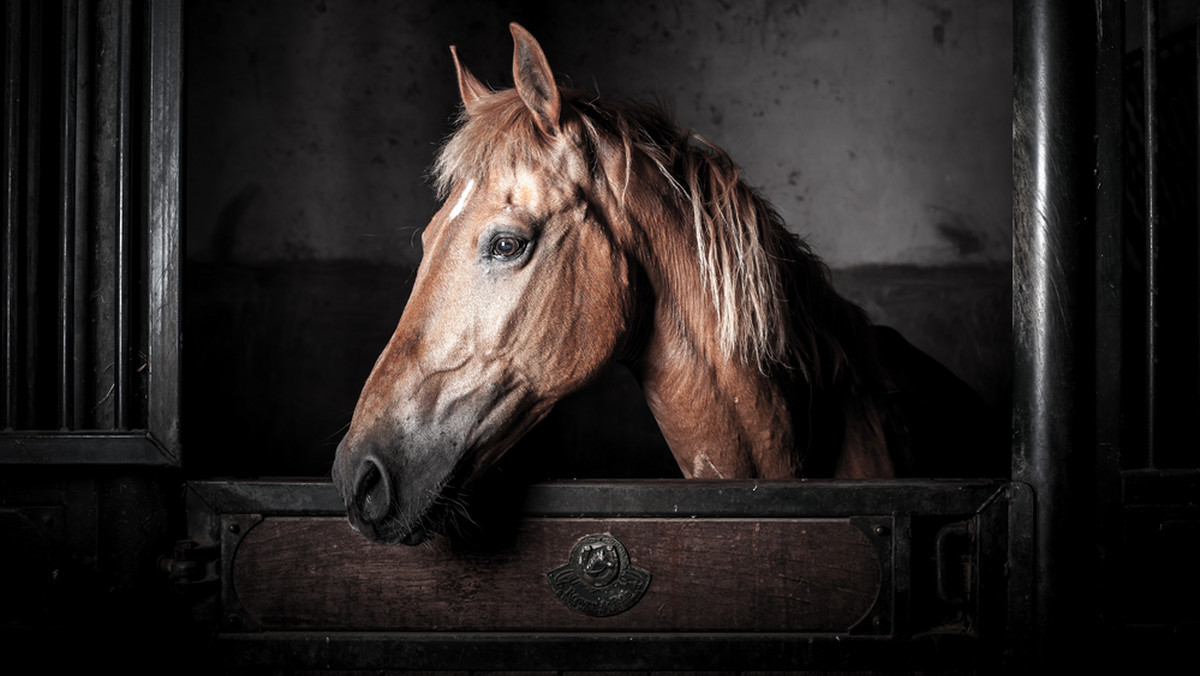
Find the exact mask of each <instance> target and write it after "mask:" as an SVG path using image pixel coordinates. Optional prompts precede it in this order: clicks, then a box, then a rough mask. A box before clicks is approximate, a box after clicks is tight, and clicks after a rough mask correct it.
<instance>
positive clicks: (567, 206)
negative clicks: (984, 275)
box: [332, 23, 992, 545]
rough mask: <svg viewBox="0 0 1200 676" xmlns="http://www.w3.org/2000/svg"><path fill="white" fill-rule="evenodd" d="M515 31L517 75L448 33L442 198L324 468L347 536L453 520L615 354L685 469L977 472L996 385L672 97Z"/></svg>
mask: <svg viewBox="0 0 1200 676" xmlns="http://www.w3.org/2000/svg"><path fill="white" fill-rule="evenodd" d="M510 30H511V33H512V37H513V42H514V50H513V66H512V68H513V79H514V82H515V87H514V88H510V89H505V90H500V91H492V90H491V89H489V88H488V87H486V86H485V85H484V84H482V83H481V82H480V81H479V80H478V79H477V78H476V77H475V76H474V75H472V74H471V72H470V71H468V70H467V68H466V67H464V66H463V64H462V62H461V61H460V60H459V57H458V50H457V49H456V48H455V47H453V46H452V47H451V48H450V51H451V56H452V58H453V61H454V66H455V71H456V74H457V80H458V89H459V94H460V97H461V113H460V115H459V120H458V126H457V130H456V131H455V132H454V133H453V134H452V135H451V136H450V137H449V138H448V140H447V141H446V142H445V143H444V145H443V146H442V148H441V150H440V152H439V153H438V155H437V157H436V160H435V162H434V165H433V168H432V172H431V173H432V176H433V182H434V186H435V188H436V191H437V195H438V198H439V199H440V200H441V202H442V206H441V208H440V210H439V211H438V212H437V213H436V214H435V215H434V216H433V219H432V220H431V222H430V223H429V225H428V226H427V227H426V228H425V230H424V231H423V234H422V236H421V241H422V244H423V256H422V260H421V263H420V266H419V268H418V270H417V275H416V279H415V282H414V286H413V290H412V293H411V296H410V297H409V299H408V302H407V305H406V306H405V308H404V311H403V313H402V315H401V317H400V321H399V324H398V326H397V328H396V330H395V333H394V334H393V335H392V337H391V339H390V341H389V342H388V344H387V346H386V347H385V348H384V350H383V352H382V354H381V355H380V356H379V358H378V360H377V361H376V363H375V366H374V368H373V369H372V371H371V373H370V375H369V377H368V379H367V381H366V384H365V385H364V387H363V390H362V394H361V396H360V398H359V400H358V403H357V406H356V408H355V410H354V413H353V416H352V420H351V424H350V427H349V429H348V431H347V433H346V435H345V437H344V438H343V440H342V441H341V443H340V444H339V445H338V448H337V453H336V457H335V461H334V465H333V470H332V478H333V481H334V483H335V485H336V487H337V490H338V492H339V493H340V495H341V497H342V499H343V500H344V502H345V504H346V508H347V515H348V519H349V522H350V524H351V525H352V526H353V527H354V528H355V529H356V530H358V531H360V532H361V533H362V534H363V535H365V536H366V537H367V538H369V539H370V540H373V541H375V542H378V543H382V544H395V543H405V544H410V545H411V544H417V543H419V542H422V541H424V540H426V539H427V538H429V537H431V536H433V535H436V534H438V533H439V532H441V531H442V530H443V528H444V526H445V524H446V522H447V520H448V519H449V517H450V513H451V512H453V511H454V510H456V509H459V508H460V504H459V502H460V500H461V497H460V496H461V495H462V491H463V489H464V487H466V486H468V485H469V484H471V482H472V481H474V480H475V479H476V478H478V477H479V476H480V474H481V473H482V472H483V471H484V470H485V469H487V468H488V467H489V466H491V465H493V464H494V463H495V462H496V461H497V459H498V458H500V457H501V456H502V455H503V454H504V453H505V451H506V450H508V449H509V448H510V447H512V446H513V444H514V443H515V442H516V441H517V440H518V439H519V438H520V437H521V436H522V435H523V434H525V433H526V432H527V431H528V430H530V428H532V427H533V426H534V425H536V424H537V423H538V422H539V421H540V420H541V419H542V418H543V417H544V416H545V415H546V414H547V412H548V411H550V409H551V408H552V407H553V406H554V405H555V403H556V402H558V401H559V400H561V399H562V398H563V397H565V396H567V395H569V394H571V393H573V392H575V391H577V390H579V389H580V388H582V387H584V386H585V385H586V384H588V383H589V382H590V381H592V380H593V379H595V378H596V377H597V375H598V374H599V373H600V372H601V371H602V369H604V368H606V367H607V366H608V365H609V364H612V363H614V362H615V363H620V364H623V365H625V366H626V367H628V368H629V369H630V370H631V371H632V373H633V374H634V376H635V377H636V379H637V381H638V383H639V384H640V386H641V388H642V391H643V392H644V395H645V399H646V402H647V404H648V406H649V409H650V411H651V412H652V414H653V415H654V418H655V420H656V422H657V423H658V426H659V428H660V429H661V431H662V433H663V437H664V438H665V440H666V442H667V444H668V446H669V447H670V450H671V453H672V454H673V455H674V457H675V460H676V462H677V463H678V465H679V468H680V470H681V472H682V474H683V476H684V477H686V478H747V477H757V478H762V479H773V478H793V477H833V478H855V479H866V478H889V477H896V476H914V475H915V476H981V475H980V474H977V472H979V471H981V470H979V469H978V467H977V465H978V462H977V461H978V460H979V456H980V454H979V453H978V452H976V449H975V448H974V445H977V444H978V441H979V439H980V438H982V437H983V436H984V435H983V433H982V432H981V430H982V429H983V427H984V424H983V422H982V420H983V418H982V417H981V416H982V413H981V412H982V411H984V410H985V407H984V405H983V402H982V399H981V398H980V397H979V396H978V395H977V394H975V393H974V391H973V390H971V388H969V387H968V386H967V385H965V384H964V383H963V382H962V381H961V380H959V379H958V378H957V377H956V376H954V375H953V374H952V373H950V372H949V371H948V370H946V369H945V368H944V367H943V366H941V365H940V364H938V363H937V362H936V361H934V360H933V359H932V358H930V357H928V356H927V355H925V354H924V353H922V352H920V351H919V350H917V349H916V348H915V347H913V346H912V345H910V344H909V343H908V342H907V341H905V340H904V339H903V338H902V337H901V336H900V335H899V334H898V333H897V332H895V331H893V330H891V329H888V328H886V327H879V326H874V325H872V323H871V322H870V320H869V319H868V317H867V316H866V314H865V312H864V311H863V310H862V309H861V308H860V307H858V306H857V305H855V304H854V303H852V302H850V301H848V300H846V299H844V298H843V297H841V296H840V295H839V294H838V293H837V292H836V291H835V290H834V288H833V286H832V284H831V280H830V272H829V269H828V267H827V266H826V265H825V264H824V262H822V260H821V259H820V258H819V257H818V256H817V255H816V254H815V253H814V252H813V251H812V249H811V247H810V246H809V245H808V244H807V243H806V242H805V241H804V240H803V239H801V238H800V237H798V236H796V235H795V234H793V233H791V232H790V231H789V230H788V229H787V228H786V227H785V225H784V223H783V221H782V219H781V218H780V216H779V215H778V214H777V213H776V211H775V210H774V209H773V208H772V207H771V205H770V204H768V203H767V202H766V200H765V199H764V198H763V197H762V196H761V195H760V194H759V193H758V192H756V191H755V190H754V189H753V188H751V187H750V186H749V185H747V183H746V182H745V181H744V180H743V179H742V177H741V175H740V170H739V168H738V166H737V165H736V164H735V163H734V162H733V161H732V160H731V159H730V157H729V155H728V154H727V153H726V152H725V151H724V150H722V149H721V148H719V147H717V146H715V145H714V144H712V143H710V142H708V141H707V140H705V139H704V138H703V137H701V136H699V135H697V134H694V133H692V132H689V131H686V130H683V129H681V128H679V127H678V126H677V125H676V124H675V123H674V122H673V121H672V120H671V119H670V117H669V116H668V115H667V114H666V113H665V112H664V111H663V110H662V109H661V108H659V107H656V106H650V105H644V104H639V103H632V102H617V103H612V102H606V101H603V100H601V99H599V98H598V97H596V96H593V95H590V94H587V93H584V92H580V91H575V90H570V89H565V88H560V87H559V86H558V85H557V83H556V82H555V78H554V76H553V72H552V71H551V69H550V65H549V63H548V61H547V59H546V56H545V54H544V52H543V50H542V48H541V46H540V45H539V44H538V42H537V41H536V40H535V39H534V37H533V36H532V35H531V34H530V33H529V32H528V31H527V30H525V29H524V28H522V27H521V26H520V25H518V24H515V23H514V24H511V25H510ZM987 471H989V472H990V471H992V470H990V469H989V470H987Z"/></svg>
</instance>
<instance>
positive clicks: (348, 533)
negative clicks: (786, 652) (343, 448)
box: [232, 517, 881, 632]
mask: <svg viewBox="0 0 1200 676" xmlns="http://www.w3.org/2000/svg"><path fill="white" fill-rule="evenodd" d="M592 533H610V534H612V535H613V536H615V537H617V538H618V539H619V540H620V541H621V542H622V543H623V544H624V545H625V547H626V548H627V549H628V552H629V557H630V561H631V563H632V565H633V566H636V567H638V568H641V569H643V570H646V571H648V572H650V573H651V575H652V576H653V578H652V580H651V582H650V585H649V588H648V590H647V591H646V594H645V596H644V597H643V598H642V599H641V601H640V602H638V603H637V605H635V606H634V607H633V608H631V609H629V610H628V611H626V612H624V613H621V614H619V615H616V616H613V617H606V618H594V617H589V616H586V615H582V614H580V613H577V612H575V611H573V610H571V609H569V608H567V607H566V606H565V605H564V604H563V603H562V602H561V601H559V600H558V598H557V597H556V596H555V595H554V593H553V592H552V590H551V587H550V584H549V582H548V580H547V577H546V573H547V572H548V571H550V570H552V569H554V568H556V567H558V566H561V565H562V564H564V563H566V560H567V556H568V553H569V552H570V550H571V547H572V546H573V545H574V544H575V543H576V542H577V541H578V540H579V538H581V537H583V536H585V535H589V534H592ZM234 556H235V558H234V561H233V565H232V571H233V594H234V595H235V596H236V602H237V603H238V604H240V606H241V610H242V611H243V612H244V614H245V616H246V618H247V619H249V620H250V621H252V622H254V623H256V624H258V625H259V626H260V627H262V628H264V629H303V628H321V629H326V630H335V629H354V630H384V629H386V630H445V631H452V630H514V631H558V630H561V631H577V630H584V629H586V630H614V631H619V630H636V631H655V630H674V631H714V630H722V631H727V630H732V631H741V630H759V631H763V630H769V631H797V632H799V631H804V632H845V631H848V630H849V629H850V628H851V627H852V626H853V625H855V624H856V623H857V622H858V621H859V620H861V619H862V618H863V616H864V615H865V614H866V613H867V612H868V611H869V610H870V609H871V608H872V606H873V605H874V602H875V599H876V596H877V595H878V593H879V590H880V588H881V567H880V562H879V558H878V555H877V553H876V550H875V548H874V546H873V545H872V543H871V542H870V541H869V540H868V537H867V536H866V535H865V534H864V533H863V532H862V531H861V530H859V529H858V528H857V527H856V526H855V525H853V524H851V523H850V522H849V521H846V520H818V519H528V520H526V521H525V522H524V523H523V524H522V526H521V528H520V530H519V532H518V533H517V535H516V537H515V539H514V540H513V542H512V544H511V545H508V546H505V547H503V548H501V549H498V550H493V551H489V552H486V553H485V552H476V551H455V549H454V546H453V545H451V544H450V543H449V541H448V540H447V539H445V538H441V539H438V540H435V541H434V542H432V543H429V544H426V545H422V546H419V547H402V546H398V547H381V546H378V545H372V544H370V543H368V542H367V541H366V540H365V539H364V538H362V536H360V535H359V534H357V533H355V532H353V531H352V530H351V529H350V528H349V527H348V526H347V525H346V523H345V520H344V519H340V518H326V517H274V518H267V519H265V520H264V521H263V522H262V523H260V524H259V525H257V526H255V527H254V528H253V529H251V530H250V531H249V532H248V533H246V535H245V537H244V539H243V540H242V541H241V543H240V545H239V546H238V548H237V551H236V553H235V554H234Z"/></svg>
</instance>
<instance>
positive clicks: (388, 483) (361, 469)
mask: <svg viewBox="0 0 1200 676" xmlns="http://www.w3.org/2000/svg"><path fill="white" fill-rule="evenodd" d="M355 476H356V478H355V480H354V493H353V494H352V496H353V497H352V499H351V500H350V505H349V507H350V514H351V517H352V518H351V521H352V522H353V521H355V520H356V519H354V518H353V517H355V516H357V521H359V522H360V523H361V524H362V525H364V526H366V527H368V528H370V529H371V530H377V527H378V526H379V525H380V524H382V523H383V522H384V521H385V520H386V519H387V517H388V515H389V514H390V513H391V511H392V503H393V502H394V501H395V494H394V493H393V492H392V479H391V476H389V474H388V472H387V470H386V469H385V468H384V466H383V463H382V462H380V460H379V459H378V458H376V457H375V456H373V455H368V456H366V457H365V458H363V459H362V461H361V462H360V463H359V465H358V469H357V473H356V475H355Z"/></svg>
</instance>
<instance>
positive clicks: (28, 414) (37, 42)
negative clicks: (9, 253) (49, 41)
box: [17, 2, 43, 428]
mask: <svg viewBox="0 0 1200 676" xmlns="http://www.w3.org/2000/svg"><path fill="white" fill-rule="evenodd" d="M27 13H28V17H27V18H26V20H25V25H26V31H27V32H26V35H27V36H28V40H29V42H28V43H27V45H26V48H25V52H26V56H25V58H26V63H25V78H24V80H25V87H24V91H25V101H24V106H25V124H24V129H23V130H22V135H23V136H24V137H25V148H24V151H25V152H24V154H25V158H24V161H25V167H24V169H23V171H22V173H23V176H24V181H23V183H24V186H23V188H24V191H25V195H24V197H23V199H24V204H25V208H24V209H23V210H22V212H23V213H22V214H21V220H22V223H21V226H22V228H23V230H24V233H25V235H24V240H25V241H24V248H25V251H24V253H25V267H24V277H25V282H24V285H25V294H24V295H25V299H24V303H23V306H22V308H21V316H20V318H19V319H18V320H17V325H18V326H19V327H20V328H21V331H22V334H23V335H22V337H21V338H20V339H19V340H20V342H21V348H20V349H19V350H18V354H19V357H18V358H19V359H22V360H23V361H24V366H25V368H24V373H23V374H22V376H21V381H22V383H23V385H24V387H23V388H22V395H21V396H22V403H23V404H24V407H23V408H24V410H22V411H18V412H17V416H18V418H19V419H20V420H21V421H22V423H23V425H24V426H26V427H34V428H36V427H37V426H38V425H39V424H40V423H41V420H39V417H40V416H39V415H38V411H39V403H40V400H41V394H40V391H41V388H42V385H41V383H40V382H39V380H40V378H39V375H40V374H39V365H40V363H41V350H42V345H41V336H40V335H39V332H40V330H41V317H40V314H41V310H42V307H41V306H42V304H41V303H40V302H38V298H39V297H40V296H41V293H40V291H41V289H40V286H41V283H42V269H41V252H40V249H41V246H42V237H41V220H42V209H41V206H42V144H43V139H42V81H43V75H42V60H43V56H42V55H43V50H42V37H43V35H42V33H43V30H42V3H40V2H34V3H31V4H30V5H29V7H28V9H27Z"/></svg>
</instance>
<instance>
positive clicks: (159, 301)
mask: <svg viewBox="0 0 1200 676" xmlns="http://www.w3.org/2000/svg"><path fill="white" fill-rule="evenodd" d="M148 23H149V29H150V54H149V75H148V78H147V80H148V82H147V90H148V96H147V98H148V109H149V112H150V118H149V120H148V126H149V129H148V139H147V141H148V142H147V146H148V147H147V152H148V157H147V162H148V165H149V166H148V171H147V181H148V184H149V185H148V186H147V191H146V192H147V196H148V197H147V199H148V204H147V219H146V220H147V230H148V233H147V234H148V238H147V239H148V242H147V256H148V257H149V266H148V267H149V279H148V280H147V287H148V288H147V293H148V294H149V308H148V312H147V331H148V334H149V335H148V342H147V346H148V350H147V351H148V354H147V365H148V368H149V371H150V372H149V377H148V382H147V402H146V405H147V411H146V414H147V422H148V427H149V429H150V430H151V431H152V432H153V433H154V435H155V437H156V438H158V439H159V441H160V442H161V443H162V444H163V447H164V449H165V450H166V451H167V453H168V454H170V455H172V456H173V457H175V458H176V459H178V452H179V401H180V392H179V381H180V370H179V359H180V350H179V342H180V334H181V324H180V321H181V313H182V308H181V301H180V267H181V241H182V236H183V231H182V221H181V214H182V185H181V177H182V164H181V163H182V155H181V149H182V147H183V125H182V121H183V11H182V7H181V2H180V1H179V0H158V1H156V2H153V3H151V4H150V17H149V22H148Z"/></svg>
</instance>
